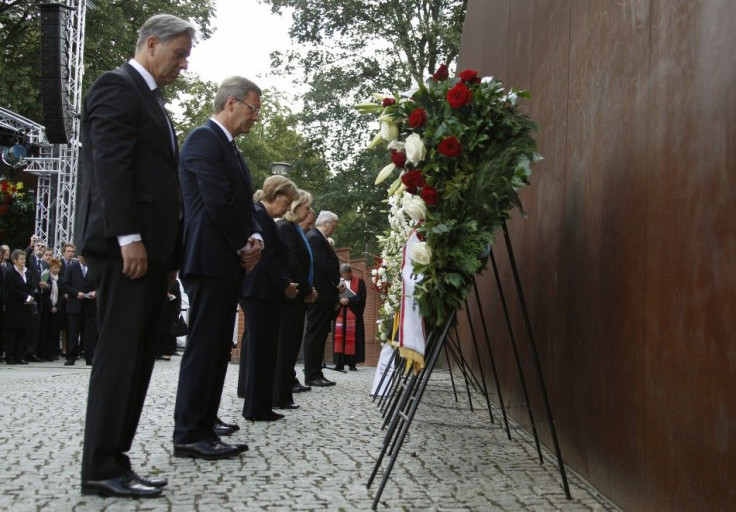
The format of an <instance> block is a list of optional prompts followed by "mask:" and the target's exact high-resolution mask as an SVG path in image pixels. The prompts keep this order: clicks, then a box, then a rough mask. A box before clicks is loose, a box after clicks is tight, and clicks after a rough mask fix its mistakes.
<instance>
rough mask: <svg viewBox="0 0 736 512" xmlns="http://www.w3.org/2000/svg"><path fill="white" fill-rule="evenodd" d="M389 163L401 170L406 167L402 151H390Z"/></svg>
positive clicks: (404, 155)
mask: <svg viewBox="0 0 736 512" xmlns="http://www.w3.org/2000/svg"><path fill="white" fill-rule="evenodd" d="M391 161H392V162H393V163H394V165H395V166H396V167H398V168H399V169H403V168H404V166H405V165H406V153H404V152H403V151H396V150H395V149H392V150H391Z"/></svg>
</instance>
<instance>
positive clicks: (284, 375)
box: [273, 302, 307, 407]
mask: <svg viewBox="0 0 736 512" xmlns="http://www.w3.org/2000/svg"><path fill="white" fill-rule="evenodd" d="M306 311H307V307H306V304H305V303H304V302H284V303H283V304H281V316H280V319H279V337H278V342H277V347H278V348H277V353H276V373H275V375H274V380H273V404H274V406H276V407H279V406H284V405H288V404H291V403H293V402H294V395H293V393H292V392H291V388H292V386H293V385H294V365H295V364H296V360H297V358H298V357H299V347H300V345H301V344H302V337H303V336H304V315H305V314H306Z"/></svg>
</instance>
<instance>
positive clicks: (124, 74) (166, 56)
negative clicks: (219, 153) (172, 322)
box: [76, 14, 195, 497]
mask: <svg viewBox="0 0 736 512" xmlns="http://www.w3.org/2000/svg"><path fill="white" fill-rule="evenodd" d="M194 34H195V28H194V26H192V25H191V24H190V23H189V22H187V21H185V20H182V19H180V18H177V17H176V16H171V15H168V14H160V15H156V16H153V17H152V18H149V19H148V20H147V21H146V22H145V23H144V24H143V26H142V27H141V29H140V32H139V37H138V42H137V45H136V52H135V56H134V58H133V59H131V60H130V61H129V62H128V63H127V64H125V65H123V66H122V67H120V68H118V69H116V70H114V71H110V72H107V73H104V74H103V75H102V76H101V77H99V78H98V79H97V80H96V81H95V83H94V84H92V87H91V88H90V89H89V91H88V92H87V95H86V98H85V101H84V109H83V116H82V135H83V139H82V140H83V150H84V155H83V156H84V166H83V168H82V169H83V174H82V180H81V186H82V188H81V194H80V196H81V197H80V208H79V215H78V222H79V225H78V226H77V229H76V233H77V234H78V235H79V236H80V237H81V240H82V243H81V244H78V245H80V247H81V250H82V253H83V254H84V255H85V256H86V258H87V261H88V263H89V271H90V272H91V274H92V277H93V279H94V281H95V287H96V290H97V308H98V325H99V342H98V344H97V348H96V353H95V360H94V365H93V366H92V374H91V376H90V383H89V396H88V401H87V419H86V424H85V433H84V448H83V452H82V493H83V494H94V493H98V494H102V495H106V496H122V497H152V496H158V495H160V494H161V488H162V487H164V486H165V485H166V484H167V483H168V481H167V480H166V479H165V478H159V479H146V478H143V477H140V476H139V475H137V474H136V473H135V472H134V471H133V470H132V468H131V466H130V460H129V458H128V456H127V455H126V453H125V452H127V451H128V450H130V447H131V444H132V442H133V437H134V436H135V431H136V429H137V427H138V421H139V419H140V415H141V411H142V409H143V402H144V399H145V396H146V391H147V389H148V383H149V381H150V378H151V372H152V371H153V364H154V361H155V359H156V352H157V349H158V342H159V338H160V327H161V321H160V318H161V312H162V310H163V307H164V305H165V302H166V291H167V289H168V286H169V282H170V281H171V280H173V279H174V278H175V276H176V272H175V271H176V269H177V268H178V265H179V260H180V237H181V233H180V228H181V215H182V205H181V192H180V187H179V179H178V176H177V164H178V149H177V145H176V134H175V133H174V130H173V125H172V123H171V120H170V119H169V117H168V115H167V113H166V110H165V108H164V100H163V96H162V94H161V91H160V90H159V87H161V86H165V85H167V84H170V83H172V82H174V81H175V80H176V78H177V77H178V76H179V73H181V71H182V70H184V69H186V68H187V59H188V57H189V53H190V52H191V49H192V40H193V38H194Z"/></svg>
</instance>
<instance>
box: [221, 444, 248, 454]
mask: <svg viewBox="0 0 736 512" xmlns="http://www.w3.org/2000/svg"><path fill="white" fill-rule="evenodd" d="M220 444H222V445H225V446H232V447H233V448H236V449H237V450H238V453H243V452H247V451H248V445H247V444H245V443H223V442H222V441H220Z"/></svg>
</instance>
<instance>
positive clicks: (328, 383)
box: [307, 377, 335, 387]
mask: <svg viewBox="0 0 736 512" xmlns="http://www.w3.org/2000/svg"><path fill="white" fill-rule="evenodd" d="M307 384H308V385H309V386H318V387H325V386H334V385H335V383H334V382H332V381H331V380H327V379H325V378H324V377H320V378H319V379H314V380H309V381H307Z"/></svg>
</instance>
